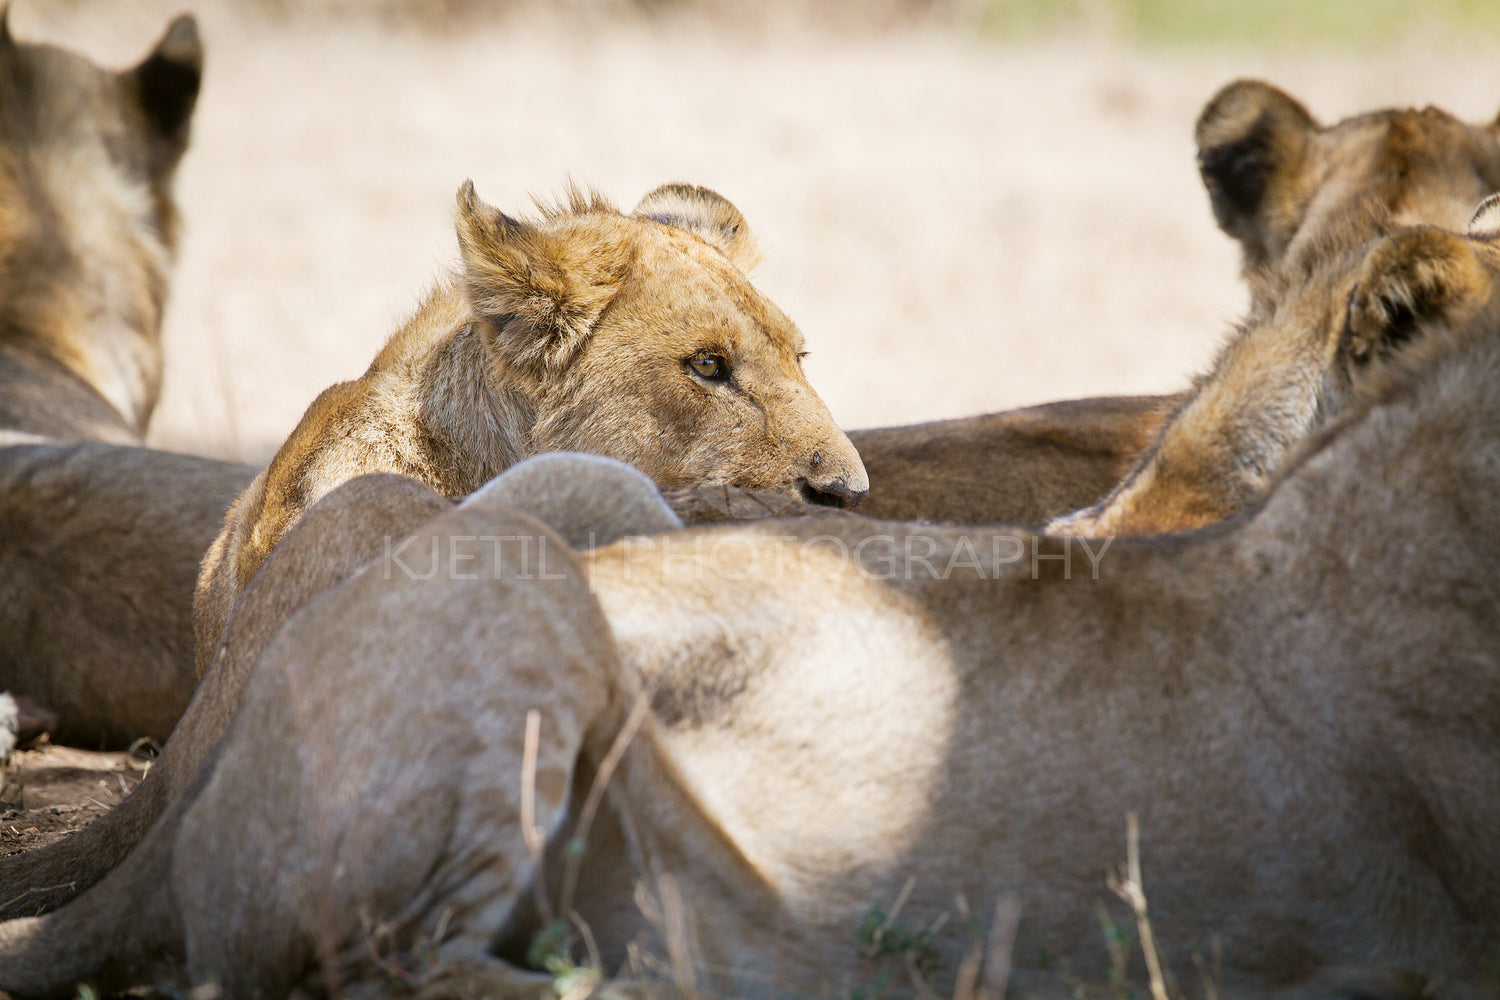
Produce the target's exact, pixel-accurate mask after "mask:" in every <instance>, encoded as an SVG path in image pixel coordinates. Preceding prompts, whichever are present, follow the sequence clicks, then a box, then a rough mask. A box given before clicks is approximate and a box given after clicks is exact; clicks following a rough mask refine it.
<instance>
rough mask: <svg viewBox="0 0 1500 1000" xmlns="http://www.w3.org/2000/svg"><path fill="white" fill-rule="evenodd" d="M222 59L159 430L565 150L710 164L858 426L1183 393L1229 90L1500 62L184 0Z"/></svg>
mask: <svg viewBox="0 0 1500 1000" xmlns="http://www.w3.org/2000/svg"><path fill="white" fill-rule="evenodd" d="M174 8H175V3H174V4H172V5H166V4H162V3H160V2H159V0H141V2H137V3H133V4H130V5H120V4H109V3H105V2H102V0H101V2H98V3H91V2H82V3H76V4H71V5H67V6H61V7H55V8H54V7H37V6H35V5H22V6H21V7H20V9H18V10H17V11H16V12H15V13H14V15H13V18H12V20H13V25H14V29H15V31H16V33H17V34H18V35H19V36H21V37H33V38H35V37H42V38H50V39H55V40H57V41H60V42H63V43H65V44H70V45H73V46H76V47H79V48H82V49H84V50H85V51H87V52H89V53H90V54H91V55H93V56H94V57H95V58H98V59H101V60H105V61H109V62H112V63H114V64H116V65H120V64H124V63H126V62H129V61H133V60H134V59H136V58H138V57H139V56H140V55H141V54H143V53H144V52H145V50H146V49H147V48H148V47H149V45H150V44H151V41H152V39H153V38H154V36H155V35H156V34H157V33H158V32H159V31H160V30H161V28H162V26H163V25H164V24H165V22H166V19H167V17H168V16H169V15H170V13H172V12H173V10H174ZM200 19H201V21H202V24H203V29H204V35H205V38H206V41H207V46H208V73H207V80H206V84H205V88H204V92H203V95H202V99H201V103H200V105H199V108H200V111H199V117H198V119H197V125H196V132H195V136H194V147H193V149H192V151H191V152H190V153H189V155H188V158H187V160H186V161H185V164H184V167H183V171H182V174H181V178H180V185H179V193H180V196H181V198H180V200H181V202H182V205H183V209H184V214H185V216H186V219H187V225H188V228H187V232H186V237H185V241H184V244H183V248H182V255H181V259H180V265H179V267H178V270H177V276H176V284H175V289H174V296H173V302H172V307H171V311H170V315H169V319H168V324H167V337H166V339H167V350H168V365H169V370H168V377H167V385H166V390H165V394H164V398H163V400H162V404H161V408H160V410H159V411H158V416H157V419H156V423H155V429H154V431H153V440H154V442H155V443H157V444H159V445H162V446H168V447H173V448H178V449H185V450H191V451H201V452H208V453H213V454H217V455H227V456H235V457H243V458H250V459H264V458H265V457H267V456H268V454H269V452H270V450H272V449H273V448H274V447H275V445H276V444H277V443H279V441H280V440H281V439H282V438H283V437H284V435H285V434H286V433H287V432H288V431H289V430H290V428H291V427H292V426H293V425H294V423H295V422H296V420H297V418H298V417H299V415H300V414H301V412H302V410H303V408H304V407H305V406H306V405H307V403H308V402H309V401H310V400H311V399H312V398H313V396H314V395H315V394H316V393H317V392H318V391H319V390H320V389H322V388H323V387H325V386H326V385H328V384H330V383H331V382H334V381H336V380H339V379H343V378H348V377H352V376H354V375H356V374H358V373H359V372H360V371H362V370H363V369H364V367H365V366H366V364H367V363H368V362H369V360H370V358H371V357H372V356H373V354H374V352H375V350H376V348H377V347H378V346H379V344H380V343H381V342H382V340H383V338H384V337H385V336H386V335H387V334H388V333H389V332H390V331H391V330H392V329H393V328H394V326H395V324H396V323H397V322H398V321H399V320H400V319H401V317H402V316H403V315H404V313H405V312H406V311H407V310H409V309H410V308H411V307H412V306H413V305H414V303H415V302H416V300H417V297H418V296H419V294H420V293H421V291H422V290H423V289H424V288H425V287H427V286H428V284H429V283H430V282H431V281H432V280H433V278H434V276H435V275H436V274H437V272H438V271H439V269H440V268H442V267H443V266H444V265H445V264H446V262H448V261H449V260H451V259H452V256H453V245H452V244H453V238H452V232H451V212H452V196H453V192H454V189H455V188H456V187H457V185H458V183H459V182H460V181H461V180H462V179H463V178H465V177H473V178H474V180H475V181H476V183H477V185H478V188H479V191H480V193H481V195H483V196H484V197H485V198H486V199H487V200H489V201H491V202H492V203H494V204H496V205H498V206H500V207H502V208H504V209H506V210H508V211H512V212H515V211H521V210H523V209H525V208H526V206H527V205H528V204H529V201H530V194H532V193H537V194H547V193H550V192H555V191H556V190H557V188H558V186H559V184H560V183H561V182H562V180H563V179H564V178H567V177H572V178H575V179H577V180H579V181H581V182H584V183H588V184H593V185H596V186H597V187H599V188H600V189H602V190H603V191H604V192H605V193H606V194H608V195H609V196H610V197H612V198H614V199H615V200H617V201H618V202H619V203H621V204H622V205H624V206H629V205H632V204H633V203H634V201H635V200H636V199H638V198H639V197H640V196H641V195H642V194H643V193H644V192H645V191H647V190H648V189H649V188H651V187H652V186H654V185H656V184H658V183H660V182H663V181H667V180H679V179H685V180H691V181H694V182H698V183H703V184H707V185H709V186H711V187H714V188H716V189H717V190H719V191H720V192H722V193H723V194H725V195H726V196H728V197H729V198H730V199H731V200H733V201H735V202H736V203H737V204H738V205H739V206H740V208H741V209H742V210H743V211H744V212H745V214H746V216H747V218H748V219H749V220H750V223H751V225H752V227H753V228H755V229H756V230H757V232H758V234H759V236H760V238H761V241H762V244H763V246H764V249H765V258H766V259H765V263H764V264H763V265H762V267H761V269H760V271H759V272H758V275H757V279H758V282H759V284H760V285H761V287H762V288H763V289H764V290H765V291H766V292H767V293H768V294H769V295H770V296H771V297H772V298H774V299H775V300H776V301H778V302H779V303H780V304H781V305H782V306H783V307H784V308H786V309H787V310H788V312H789V313H790V314H791V315H792V316H793V317H794V318H795V319H797V320H798V322H799V323H800V324H801V326H802V327H803V329H804V331H805V333H806V334H807V337H808V340H809V343H810V346H811V347H812V350H813V354H812V357H811V358H810V359H809V361H808V370H809V373H810V376H811V378H812V379H813V382H814V384H815V385H816V386H818V387H819V388H820V390H821V391H822V392H823V394H824V396H825V398H826V399H827V400H828V402H829V404H830V406H831V408H832V409H833V412H834V414H835V416H837V417H838V418H839V419H840V420H841V421H842V422H843V423H844V424H845V425H846V426H851V427H852V426H869V425H876V424H888V423H904V422H911V421H918V420H924V419H930V418H935V417H944V416H955V415H960V414H965V413H971V412H978V411H984V410H994V409H1001V408H1006V407H1012V406H1017V405H1021V404H1025V403H1030V402H1035V401H1040V400H1045V399H1052V398H1058V397H1063V396H1070V395H1084V394H1092V393H1112V392H1142V391H1156V390H1167V389H1171V388H1173V387H1176V386H1179V385H1181V384H1182V383H1183V381H1184V380H1185V378H1186V377H1187V375H1188V374H1189V373H1190V371H1192V370H1193V369H1194V368H1195V366H1198V365H1200V364H1202V363H1203V361H1204V360H1205V359H1206V358H1207V357H1208V356H1209V354H1210V353H1211V351H1212V349H1213V347H1214V345H1215V344H1216V342H1217V340H1218V338H1219V337H1220V335H1221V334H1222V332H1223V331H1224V330H1225V329H1226V327H1227V326H1228V324H1229V323H1230V322H1231V321H1232V320H1233V318H1234V317H1235V315H1236V314H1237V312H1238V311H1239V310H1240V308H1241V307H1242V305H1243V302H1244V296H1243V292H1242V290H1241V289H1240V286H1239V284H1238V282H1237V275H1236V271H1237V259H1236V254H1235V250H1234V248H1233V246H1232V245H1231V244H1230V243H1229V241H1228V240H1227V239H1226V238H1225V237H1223V236H1222V235H1221V234H1219V233H1218V231H1217V230H1216V229H1215V228H1214V225H1213V221H1212V218H1211V215H1210V213H1209V210H1208V205H1207V199H1206V198H1205V196H1204V195H1203V193H1202V190H1201V188H1200V186H1199V183H1198V179H1197V175H1196V171H1195V167H1194V163H1193V147H1192V141H1191V136H1192V126H1193V121H1194V118H1195V116H1196V114H1197V111H1198V109H1199V108H1200V107H1201V106H1202V104H1203V102H1204V101H1205V100H1207V98H1208V97H1209V96H1210V95H1211V94H1212V93H1213V92H1214V90H1215V89H1216V88H1217V87H1219V86H1220V85H1222V84H1223V83H1225V82H1227V81H1228V80H1230V79H1232V78H1234V77H1236V76H1240V75H1246V74H1254V75H1263V76H1266V77H1267V78H1269V79H1272V80H1274V81H1277V82H1278V83H1280V84H1281V85H1283V86H1285V87H1286V88H1287V89H1289V90H1291V91H1292V92H1293V93H1295V94H1298V95H1299V96H1301V97H1303V98H1304V99H1305V100H1306V101H1307V103H1308V104H1309V106H1310V107H1311V108H1312V109H1313V110H1314V111H1315V113H1317V114H1320V115H1322V116H1325V117H1328V118H1337V117H1341V116H1343V115H1345V114H1348V113H1352V112H1354V111H1357V110H1361V109H1364V108H1367V107H1371V106H1376V105H1382V104H1389V103H1415V104H1421V103H1427V102H1429V101H1430V102H1434V103H1438V104H1441V105H1443V106H1446V107H1448V108H1450V109H1451V110H1453V111H1455V112H1456V113H1460V114H1462V115H1464V116H1466V117H1469V118H1489V117H1490V116H1492V115H1493V114H1494V110H1495V107H1496V104H1497V103H1500V63H1496V62H1495V61H1494V60H1493V59H1484V58H1481V57H1480V56H1478V55H1476V56H1473V57H1470V56H1464V55H1455V54H1452V53H1439V52H1431V51H1405V52H1401V53H1398V54H1396V55H1395V56H1393V57H1389V58H1388V57H1386V56H1378V57H1377V56H1373V55H1371V54H1368V53H1366V54H1362V55H1360V56H1354V55H1344V56H1329V55H1309V56H1306V57H1298V56H1292V55H1282V56H1279V57H1272V56H1267V55H1262V54H1236V53H1216V54H1215V53H1209V54H1205V53H1196V54H1184V53H1175V54H1156V55H1152V54H1148V53H1142V52H1135V51H1127V50H1124V49H1120V48H1118V47H1113V46H1111V45H1109V44H1106V43H1101V42H1079V43H1075V44H1061V43H1049V44H1039V45H1031V46H1027V47H1023V48H1007V47H1001V46H995V45H980V44H977V43H973V42H970V41H966V40H964V39H963V38H961V37H957V36H956V35H954V34H953V33H943V32H938V31H936V30H912V31H908V32H904V33H901V34H898V35H890V34H887V35H886V36H884V37H867V38H849V37H845V38H835V37H832V36H829V35H819V36H814V35H810V34H806V33H792V34H783V33H778V32H774V31H769V32H758V33H757V32H732V31H724V30H720V31H712V30H706V29H691V28H683V27H676V28H663V27H657V28H650V27H648V26H641V25H636V26H634V27H619V26H616V27H614V28H611V29H610V30H607V31H605V30H597V29H596V28H591V27H589V26H588V25H586V24H583V23H573V24H571V25H569V24H564V23H562V22H559V21H558V20H556V19H553V20H551V21H549V22H546V23H526V24H521V23H509V24H504V25H495V26H493V27H481V28H476V29H474V30H471V31H466V32H463V33H462V34H459V35H457V36H454V37H447V38H442V37H434V36H432V35H430V34H423V33H421V32H417V31H394V30H389V29H383V28H381V27H379V26H377V25H373V24H369V23H341V22H336V21H306V20H303V21H298V22H292V23H290V24H283V25H280V26H276V25H271V24H268V23H265V22H260V23H254V22H246V21H245V20H243V18H242V17H240V16H239V15H236V14H234V13H233V12H232V11H231V9H229V8H225V7H223V6H222V5H218V6H215V5H213V4H211V3H210V4H209V6H208V8H207V9H206V10H205V11H203V12H202V13H201V15H200Z"/></svg>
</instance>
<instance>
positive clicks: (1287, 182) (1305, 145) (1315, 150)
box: [1048, 81, 1500, 537]
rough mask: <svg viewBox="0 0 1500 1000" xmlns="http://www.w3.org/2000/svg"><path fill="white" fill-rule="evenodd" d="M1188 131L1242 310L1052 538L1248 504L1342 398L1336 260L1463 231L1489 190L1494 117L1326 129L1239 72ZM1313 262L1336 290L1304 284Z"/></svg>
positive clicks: (1342, 293) (1156, 528)
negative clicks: (1108, 481)
mask: <svg viewBox="0 0 1500 1000" xmlns="http://www.w3.org/2000/svg"><path fill="white" fill-rule="evenodd" d="M1197 140H1198V160H1199V165H1200V167H1201V169H1202V173H1203V179H1204V184H1205V185H1206V186H1207V188H1208V190H1209V195H1210V198H1211V200H1212V202H1213V206H1214V212H1215V215H1216V216H1217V217H1218V220H1219V224H1220V225H1221V226H1222V227H1223V228H1224V230H1225V232H1227V233H1229V234H1230V235H1232V236H1234V237H1236V238H1237V239H1238V240H1239V241H1240V244H1241V246H1242V248H1243V250H1244V259H1245V269H1246V274H1247V277H1249V279H1250V284H1251V289H1252V293H1253V294H1252V299H1253V304H1252V307H1251V313H1250V317H1249V318H1248V319H1247V321H1246V322H1245V324H1244V325H1243V326H1242V327H1241V329H1240V330H1239V331H1238V332H1237V334H1236V335H1235V336H1233V337H1232V338H1231V339H1230V340H1229V342H1228V343H1227V344H1226V345H1225V347H1224V348H1223V349H1222V350H1221V351H1220V354H1219V357H1218V359H1217V360H1216V361H1215V363H1214V366H1213V367H1212V369H1211V370H1210V371H1209V372H1208V373H1207V374H1205V375H1203V376H1201V377H1200V378H1199V379H1198V380H1197V383H1196V385H1195V386H1194V387H1193V389H1192V390H1190V391H1189V393H1187V395H1186V398H1185V399H1184V400H1183V402H1182V403H1181V404H1180V406H1179V407H1178V408H1177V410H1176V412H1174V413H1173V414H1172V415H1171V417H1170V418H1169V419H1168V420H1167V421H1166V422H1165V424H1164V426H1163V427H1162V429H1161V430H1160V431H1159V432H1158V434H1157V437H1156V439H1155V440H1154V441H1153V442H1152V443H1151V446H1150V447H1149V448H1148V449H1146V450H1145V452H1144V453H1143V454H1142V455H1141V456H1140V458H1139V461H1138V462H1137V463H1136V465H1135V467H1134V468H1132V469H1131V470H1130V471H1129V474H1128V475H1126V476H1125V477H1123V478H1122V480H1121V481H1120V482H1119V484H1118V485H1117V486H1116V487H1115V488H1114V490H1112V491H1111V492H1110V494H1109V495H1108V496H1106V497H1104V498H1103V499H1102V500H1101V501H1099V502H1098V503H1097V504H1094V505H1092V506H1090V507H1088V508H1086V509H1083V510H1079V511H1076V512H1074V513H1072V514H1070V515H1068V516H1066V517H1061V518H1058V519H1056V520H1054V521H1052V522H1051V523H1050V524H1049V525H1048V531H1050V532H1052V533H1056V534H1068V535H1091V536H1097V537H1103V536H1107V535H1116V534H1140V535H1151V534H1163V533H1166V532H1172V531H1185V530H1190V529H1192V528H1197V527H1201V526H1203V525H1206V524H1212V523H1214V522H1216V521H1221V520H1224V519H1225V518H1228V517H1231V516H1233V515H1234V514H1235V513H1237V512H1238V511H1240V510H1243V509H1244V508H1245V507H1246V506H1247V505H1248V504H1249V503H1251V502H1252V501H1253V500H1254V499H1255V498H1256V497H1258V496H1260V495H1261V494H1262V493H1263V491H1264V490H1265V488H1266V486H1267V484H1269V483H1270V481H1271V479H1272V477H1273V476H1274V475H1275V473H1276V470H1277V469H1278V467H1279V466H1280V464H1281V462H1282V461H1283V460H1284V459H1285V457H1286V456H1287V455H1288V454H1289V453H1291V451H1293V450H1294V449H1295V447H1296V445H1297V444H1298V443H1299V442H1300V441H1301V440H1302V439H1303V438H1304V437H1306V435H1307V434H1308V433H1310V432H1311V431H1312V430H1313V429H1314V428H1315V427H1316V426H1317V425H1318V424H1319V423H1321V422H1323V421H1326V420H1327V419H1329V418H1330V417H1331V416H1333V415H1334V414H1336V413H1337V412H1338V410H1339V409H1340V407H1341V406H1342V405H1343V397H1342V388H1343V386H1344V380H1343V379H1342V378H1341V375H1340V373H1339V372H1337V371H1335V370H1334V368H1333V360H1334V357H1335V354H1336V351H1337V348H1338V342H1339V333H1340V330H1342V329H1343V325H1344V324H1343V323H1342V322H1341V321H1340V318H1339V317H1336V316H1335V315H1334V314H1335V313H1342V310H1343V309H1344V308H1345V304H1346V303H1345V300H1346V299H1347V296H1348V288H1347V287H1346V286H1347V284H1348V278H1347V276H1348V268H1347V267H1346V266H1344V265H1343V263H1342V262H1341V260H1340V258H1342V257H1347V256H1348V255H1350V254H1359V253H1360V252H1361V248H1362V247H1364V246H1365V245H1366V243H1367V241H1369V240H1372V239H1374V238H1376V237H1378V236H1380V235H1382V234H1384V233H1387V232H1390V231H1391V230H1393V229H1394V228H1397V227H1400V226H1405V225H1413V224H1418V223H1425V224H1430V225H1436V226H1440V227H1443V228H1445V229H1450V230H1453V231H1459V230H1461V229H1462V227H1463V225H1464V223H1465V222H1466V221H1468V219H1469V217H1470V215H1471V214H1472V212H1473V207H1474V205H1475V204H1476V203H1477V202H1478V201H1479V200H1480V199H1481V198H1483V197H1484V196H1485V195H1487V194H1489V193H1490V192H1491V191H1494V190H1496V189H1497V188H1500V124H1497V123H1490V124H1487V125H1468V124H1465V123H1463V122H1460V121H1458V120H1457V119H1455V118H1453V117H1452V116H1451V115H1449V114H1447V113H1445V112H1443V111H1440V110H1438V109H1436V108H1426V109H1424V110H1422V111H1414V110H1407V109H1387V110H1382V111H1375V112H1370V113H1368V114H1363V115H1358V116H1356V117H1354V118H1350V119H1346V120H1345V121H1342V122H1339V123H1338V124H1336V125H1333V126H1329V127H1322V126H1319V125H1318V124H1317V123H1316V122H1315V121H1314V120H1313V118H1312V116H1311V115H1309V114H1308V113H1307V111H1306V110H1305V109H1304V108H1303V107H1302V106H1301V105H1300V104H1298V103H1297V102H1296V101H1295V100H1293V99H1292V98H1291V97H1288V96H1287V95H1286V94H1284V93H1282V92H1281V91H1279V90H1276V89H1275V88H1273V87H1270V86H1269V85H1267V84H1264V83H1260V82H1257V81H1240V82H1237V83H1234V84H1231V85H1229V86H1228V87H1226V88H1224V89H1223V90H1222V91H1220V92H1219V94H1218V95H1217V96H1215V97H1214V99H1213V100H1211V101H1210V102H1209V104H1208V106H1207V107H1206V108H1205V109H1204V110H1203V113H1202V115H1201V116H1200V117H1199V120H1198V127H1197ZM1320 271H1321V273H1323V274H1324V275H1325V276H1326V275H1329V274H1332V275H1342V276H1344V278H1345V283H1344V285H1339V284H1337V283H1336V282H1335V283H1333V284H1330V283H1329V282H1328V281H1327V280H1322V281H1319V280H1317V279H1314V280H1311V281H1309V280H1308V275H1310V274H1314V273H1319V272H1320ZM1287 288H1293V289H1296V292H1295V294H1294V295H1290V296H1288V295H1286V294H1284V290H1285V289H1287Z"/></svg>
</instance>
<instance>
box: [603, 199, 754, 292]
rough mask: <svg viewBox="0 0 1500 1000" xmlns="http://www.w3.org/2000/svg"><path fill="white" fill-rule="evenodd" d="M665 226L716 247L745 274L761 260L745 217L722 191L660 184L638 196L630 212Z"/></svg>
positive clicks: (637, 216) (639, 217)
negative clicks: (691, 235) (642, 196)
mask: <svg viewBox="0 0 1500 1000" xmlns="http://www.w3.org/2000/svg"><path fill="white" fill-rule="evenodd" d="M632 214H633V215H635V217H636V218H638V219H650V220H651V221H652V222H659V223H661V224H662V225H664V226H675V227H676V228H678V229H685V230H687V231H688V232H690V233H692V234H693V235H695V236H698V237H699V238H701V239H702V240H703V241H704V242H705V243H707V244H708V245H709V246H712V247H715V248H717V249H718V250H719V251H720V252H721V253H723V254H724V256H725V257H728V258H729V262H730V263H731V264H733V265H734V266H735V267H737V268H739V269H740V270H741V271H744V272H745V273H746V274H748V273H749V272H750V271H751V270H752V269H753V268H754V267H755V265H756V264H759V263H760V247H759V246H758V245H757V244H756V241H755V236H754V234H752V233H751V232H750V227H749V226H747V225H746V224H745V217H744V216H743V215H741V214H740V210H739V209H737V208H735V207H734V206H733V205H731V204H730V203H729V202H728V201H727V200H726V199H725V198H724V197H723V196H722V195H719V194H717V193H715V192H713V191H710V190H709V189H708V188H705V187H697V186H695V185H692V184H663V185H662V186H661V187H659V188H657V189H656V190H655V191H652V192H651V193H650V194H648V195H646V197H644V198H642V199H641V203H640V204H639V205H637V206H636V207H635V212H633V213H632Z"/></svg>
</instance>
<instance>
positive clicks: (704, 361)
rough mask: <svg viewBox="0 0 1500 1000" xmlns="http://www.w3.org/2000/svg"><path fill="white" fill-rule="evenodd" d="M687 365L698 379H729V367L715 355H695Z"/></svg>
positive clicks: (689, 359)
mask: <svg viewBox="0 0 1500 1000" xmlns="http://www.w3.org/2000/svg"><path fill="white" fill-rule="evenodd" d="M687 363H688V367H689V368H691V369H692V370H693V374H695V375H697V376H698V377H699V378H706V379H709V380H710V381H721V380H723V379H726V378H728V377H729V366H728V365H726V364H725V363H724V359H723V358H721V357H719V356H718V355H717V354H695V355H693V356H692V357H691V358H688V362H687Z"/></svg>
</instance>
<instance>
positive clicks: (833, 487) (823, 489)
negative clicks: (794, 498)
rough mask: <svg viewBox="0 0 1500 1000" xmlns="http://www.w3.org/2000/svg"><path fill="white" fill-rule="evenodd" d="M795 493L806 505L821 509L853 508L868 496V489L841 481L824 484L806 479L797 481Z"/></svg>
mask: <svg viewBox="0 0 1500 1000" xmlns="http://www.w3.org/2000/svg"><path fill="white" fill-rule="evenodd" d="M797 492H798V493H800V494H801V495H802V499H804V500H806V501H807V502H808V503H815V504H818V505H819V506H821V507H844V508H849V507H853V506H854V505H855V504H857V503H859V502H860V501H861V500H863V499H864V498H865V497H867V496H869V495H870V489H869V487H868V486H867V485H866V486H861V487H859V488H855V487H853V486H851V485H849V483H848V482H847V481H846V480H843V479H837V480H834V481H832V482H826V483H811V482H808V481H807V480H806V479H799V480H797Z"/></svg>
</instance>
